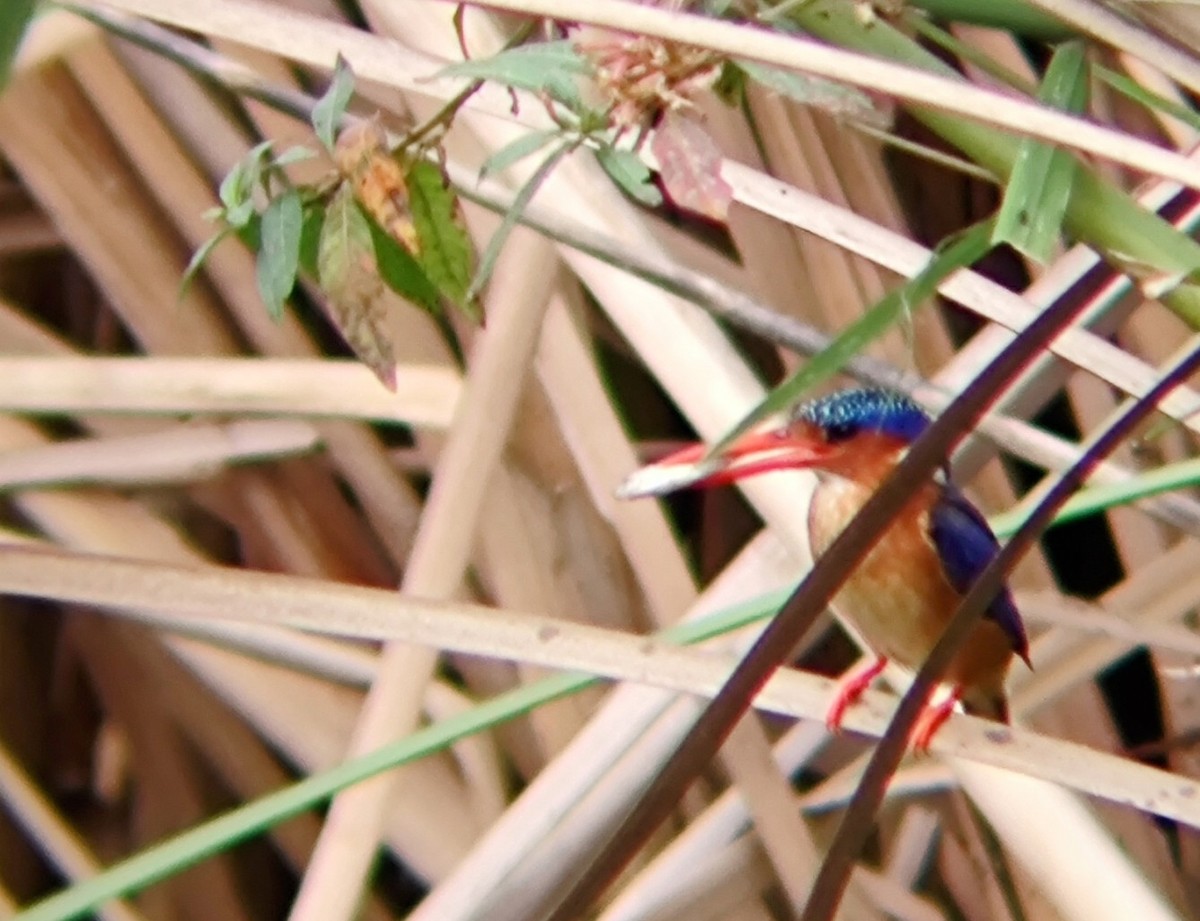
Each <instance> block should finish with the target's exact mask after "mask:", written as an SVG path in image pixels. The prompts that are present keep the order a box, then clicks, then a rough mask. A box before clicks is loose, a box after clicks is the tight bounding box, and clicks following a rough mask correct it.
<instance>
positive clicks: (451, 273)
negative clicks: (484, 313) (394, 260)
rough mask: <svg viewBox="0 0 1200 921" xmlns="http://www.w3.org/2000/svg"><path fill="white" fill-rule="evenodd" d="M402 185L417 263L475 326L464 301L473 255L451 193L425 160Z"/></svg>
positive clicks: (474, 314) (475, 312)
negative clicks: (406, 192) (410, 220)
mask: <svg viewBox="0 0 1200 921" xmlns="http://www.w3.org/2000/svg"><path fill="white" fill-rule="evenodd" d="M405 185H406V187H407V188H408V206H409V209H410V210H411V212H412V221H413V226H414V227H416V230H417V244H418V248H417V254H416V255H417V262H418V263H420V265H421V268H422V269H423V270H424V272H425V275H426V276H427V277H428V278H429V280H430V281H432V282H433V283H434V285H436V286H437V289H438V290H439V291H441V292H442V294H444V295H445V296H446V297H447V298H449V299H450V300H451V301H452V302H453V303H454V304H456V305H457V306H458V307H459V308H461V309H462V310H465V311H466V312H467V313H468V314H469V315H470V316H471V318H472V319H474V320H475V321H476V322H478V321H479V320H480V319H481V316H480V313H479V306H478V304H476V303H475V302H474V300H473V299H471V298H468V297H467V291H468V289H469V288H470V287H471V270H472V267H473V265H472V264H473V262H474V256H475V251H474V249H473V247H472V246H471V238H470V237H468V236H467V231H466V229H465V228H464V227H463V224H462V214H461V212H460V211H459V207H458V198H457V197H456V196H455V194H454V190H453V189H451V188H450V186H449V184H448V183H447V182H446V177H445V176H444V175H442V171H441V169H440V168H439V167H438V165H437V164H436V163H431V162H430V161H428V160H417V161H415V162H414V163H413V164H412V166H411V167H410V168H409V170H408V175H407V176H406V177H405Z"/></svg>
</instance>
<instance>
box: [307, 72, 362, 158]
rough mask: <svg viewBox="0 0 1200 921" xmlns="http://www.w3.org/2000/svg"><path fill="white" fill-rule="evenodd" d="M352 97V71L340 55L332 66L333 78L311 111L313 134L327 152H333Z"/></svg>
mask: <svg viewBox="0 0 1200 921" xmlns="http://www.w3.org/2000/svg"><path fill="white" fill-rule="evenodd" d="M353 95H354V71H353V70H352V69H351V68H350V64H349V62H348V61H347V60H346V59H345V58H344V57H342V56H341V55H340V54H339V55H338V56H337V63H336V64H334V66H333V76H332V77H331V78H330V80H329V88H328V89H326V90H325V94H324V95H323V96H322V97H321V98H320V99H318V100H317V102H316V104H315V105H314V106H313V110H312V126H313V132H314V133H315V134H316V135H317V138H318V139H319V140H320V141H321V143H322V144H324V145H325V147H326V149H327V150H331V151H332V150H333V145H334V142H335V141H336V140H337V130H338V125H339V124H340V123H341V121H342V116H344V115H345V114H346V107H347V106H348V105H349V104H350V97H352V96H353Z"/></svg>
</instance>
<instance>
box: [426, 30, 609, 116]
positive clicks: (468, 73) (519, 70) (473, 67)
mask: <svg viewBox="0 0 1200 921" xmlns="http://www.w3.org/2000/svg"><path fill="white" fill-rule="evenodd" d="M590 72H591V66H590V65H589V64H588V62H587V60H586V59H585V58H584V57H583V55H581V54H580V53H579V51H578V50H577V49H576V48H575V45H574V43H573V42H570V41H567V40H565V39H564V40H562V41H553V42H531V43H530V44H528V45H520V46H518V47H516V48H509V49H507V50H505V51H501V52H500V53H498V54H494V55H492V56H491V57H490V58H473V59H472V60H470V61H460V62H458V63H455V64H451V65H449V66H448V67H443V68H442V69H441V70H439V71H438V72H437V73H436V74H435V76H437V77H467V78H470V79H473V80H492V81H494V82H496V83H502V84H504V85H505V86H511V87H515V88H516V89H521V90H529V91H530V92H533V93H546V94H548V95H549V96H550V97H551V98H552V99H556V100H558V101H559V102H561V103H562V104H563V105H565V106H567V107H568V108H571V109H582V108H583V100H582V98H581V97H580V95H579V87H578V86H577V85H576V83H575V78H576V77H577V76H581V75H583V74H588V73H590Z"/></svg>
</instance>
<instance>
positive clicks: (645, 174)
mask: <svg viewBox="0 0 1200 921" xmlns="http://www.w3.org/2000/svg"><path fill="white" fill-rule="evenodd" d="M596 159H597V160H599V161H600V165H601V166H602V167H603V168H604V172H606V173H608V175H609V176H610V177H611V178H612V180H613V181H614V182H616V184H617V185H619V186H620V187H621V188H622V189H624V190H625V194H626V195H628V196H629V197H630V198H632V199H634V200H635V201H639V202H641V203H642V204H643V205H649V206H650V207H651V208H657V207H658V206H659V205H661V204H662V202H663V197H662V192H660V191H659V189H658V186H656V185H655V184H654V180H653V173H651V172H650V167H648V166H647V165H646V164H645V163H643V162H642V158H641V157H639V156H638V155H637V154H635V153H634V152H633V151H632V150H617V149H616V148H615V147H609V146H604V147H601V148H599V149H598V150H597V151H596Z"/></svg>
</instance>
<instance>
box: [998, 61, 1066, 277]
mask: <svg viewBox="0 0 1200 921" xmlns="http://www.w3.org/2000/svg"><path fill="white" fill-rule="evenodd" d="M1087 87H1088V78H1087V48H1086V46H1085V45H1084V43H1083V42H1082V41H1070V42H1066V43H1064V44H1062V45H1060V46H1059V47H1058V48H1057V49H1056V50H1055V52H1054V56H1053V57H1052V58H1051V59H1050V64H1049V66H1048V67H1047V68H1046V75H1045V77H1044V78H1043V80H1042V85H1041V88H1040V89H1039V90H1038V99H1039V100H1041V101H1042V102H1044V103H1046V104H1047V105H1050V106H1054V107H1055V108H1059V109H1064V110H1066V111H1070V112H1081V111H1083V107H1084V105H1085V103H1086V101H1087ZM1077 167H1078V162H1077V161H1076V159H1075V157H1074V156H1073V155H1072V154H1071V153H1070V152H1068V151H1066V150H1062V149H1060V148H1058V147H1055V146H1053V145H1051V144H1045V143H1043V142H1041V141H1036V140H1034V139H1033V138H1024V139H1023V140H1022V141H1021V147H1020V150H1019V151H1018V152H1017V160H1016V165H1015V166H1014V167H1013V170H1012V173H1010V174H1009V179H1008V187H1007V188H1006V189H1005V190H1004V201H1003V202H1001V205H1000V213H999V214H998V215H997V216H996V229H995V231H994V233H993V237H992V242H993V243H996V244H999V243H1008V244H1009V245H1010V246H1012V247H1013V248H1015V249H1017V250H1018V251H1019V252H1022V253H1024V254H1025V255H1027V256H1029V258H1031V259H1036V260H1037V261H1038V262H1041V263H1045V262H1046V261H1048V260H1049V259H1050V256H1051V255H1052V254H1053V252H1054V245H1055V243H1056V242H1057V240H1058V238H1059V235H1060V233H1061V231H1062V223H1063V218H1064V216H1065V215H1066V213H1067V204H1068V203H1069V202H1070V200H1071V188H1072V186H1073V185H1074V181H1075V174H1076V172H1077Z"/></svg>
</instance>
